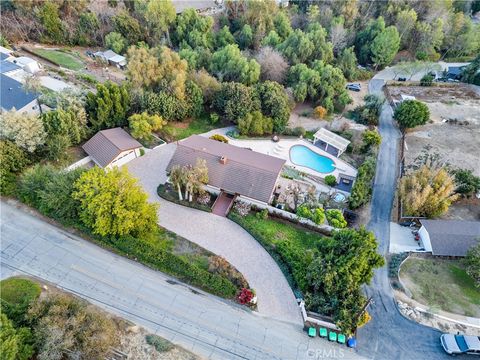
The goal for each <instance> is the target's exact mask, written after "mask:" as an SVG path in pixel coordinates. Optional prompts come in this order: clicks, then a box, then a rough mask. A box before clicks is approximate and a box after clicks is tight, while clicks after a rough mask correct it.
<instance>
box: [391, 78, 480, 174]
mask: <svg viewBox="0 0 480 360" xmlns="http://www.w3.org/2000/svg"><path fill="white" fill-rule="evenodd" d="M388 90H389V92H390V94H391V95H392V98H393V99H395V100H399V99H400V95H401V94H405V95H412V96H415V97H416V98H417V99H418V100H420V101H423V102H425V103H426V104H427V106H428V107H429V109H430V113H431V121H430V122H429V123H428V124H426V125H424V126H419V127H417V128H415V129H412V130H410V131H408V132H407V134H406V137H405V139H406V145H407V146H406V151H405V166H406V169H407V170H409V169H414V168H416V167H418V166H419V165H421V164H422V163H424V161H425V159H426V158H427V156H428V157H429V158H430V159H435V162H436V163H437V164H438V165H441V166H444V165H449V166H450V167H452V168H461V169H471V170H472V171H473V172H474V173H475V174H476V175H480V167H479V166H478V164H479V160H478V154H480V90H479V89H477V88H474V87H472V86H470V85H467V84H442V85H440V86H433V87H421V86H389V88H388ZM455 120H456V121H455Z"/></svg>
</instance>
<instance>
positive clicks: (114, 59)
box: [93, 50, 127, 69]
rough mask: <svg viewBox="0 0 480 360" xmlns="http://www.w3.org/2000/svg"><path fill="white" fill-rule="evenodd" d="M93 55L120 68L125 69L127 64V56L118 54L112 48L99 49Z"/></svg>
mask: <svg viewBox="0 0 480 360" xmlns="http://www.w3.org/2000/svg"><path fill="white" fill-rule="evenodd" d="M93 55H94V56H95V57H97V58H100V59H102V60H103V61H105V62H108V63H109V64H110V65H112V66H116V67H117V68H119V69H124V68H125V66H126V65H127V59H126V58H125V56H122V55H118V54H117V53H116V52H114V51H112V50H107V51H97V52H96V53H94V54H93Z"/></svg>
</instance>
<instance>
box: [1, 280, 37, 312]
mask: <svg viewBox="0 0 480 360" xmlns="http://www.w3.org/2000/svg"><path fill="white" fill-rule="evenodd" d="M40 292H41V289H40V285H38V284H37V283H35V282H33V281H31V280H28V279H21V278H9V279H6V280H2V281H0V297H1V299H2V301H6V302H8V303H10V304H12V305H16V304H19V303H23V301H25V300H27V301H30V300H34V299H36V298H37V297H38V296H39V295H40Z"/></svg>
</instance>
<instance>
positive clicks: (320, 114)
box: [313, 106, 327, 119]
mask: <svg viewBox="0 0 480 360" xmlns="http://www.w3.org/2000/svg"><path fill="white" fill-rule="evenodd" d="M313 114H314V115H315V117H316V118H317V119H325V116H326V115H327V109H325V108H324V107H323V106H317V107H316V108H315V109H313Z"/></svg>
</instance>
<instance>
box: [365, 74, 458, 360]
mask: <svg viewBox="0 0 480 360" xmlns="http://www.w3.org/2000/svg"><path fill="white" fill-rule="evenodd" d="M383 84H384V81H383V80H382V79H373V80H372V81H371V82H370V84H369V92H370V93H379V92H381V89H382V87H383ZM392 115H393V112H392V108H391V107H390V106H389V104H388V103H385V104H384V107H383V109H382V113H381V117H380V124H379V131H380V134H381V135H382V144H381V145H380V151H379V156H378V160H377V172H376V175H375V183H374V186H373V197H372V212H371V218H370V223H369V224H368V228H369V229H370V230H372V231H373V232H374V233H375V235H376V237H377V239H378V242H379V252H380V253H381V254H382V255H387V253H388V247H389V240H390V227H389V222H390V215H391V210H392V204H393V198H394V194H395V188H396V179H397V175H398V166H397V157H398V147H399V140H400V135H401V134H400V132H399V130H398V128H397V127H396V126H395V124H394V121H393V117H392ZM365 291H366V294H367V296H369V297H370V296H372V297H373V301H374V302H373V304H372V305H370V307H369V309H368V311H369V312H370V314H371V315H372V318H373V319H372V321H370V322H369V323H368V324H367V325H366V326H365V327H363V328H361V329H360V330H359V332H358V344H359V353H360V354H363V355H365V356H368V357H372V358H373V359H379V360H386V359H405V360H412V359H415V360H421V359H425V360H433V359H443V358H446V359H449V358H450V357H449V356H448V355H447V354H446V353H445V352H444V351H443V349H442V347H441V345H440V340H439V338H440V334H441V332H440V331H438V330H435V329H432V328H429V327H426V326H423V325H420V324H418V323H415V322H413V321H410V320H408V319H406V318H405V317H403V316H402V315H401V314H400V312H399V311H398V310H397V307H396V304H395V300H394V297H393V292H392V289H391V287H390V284H389V280H388V270H387V266H384V267H383V268H381V269H377V270H376V272H375V276H374V278H373V281H372V283H371V284H370V286H368V287H366V288H365ZM457 358H463V357H457Z"/></svg>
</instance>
